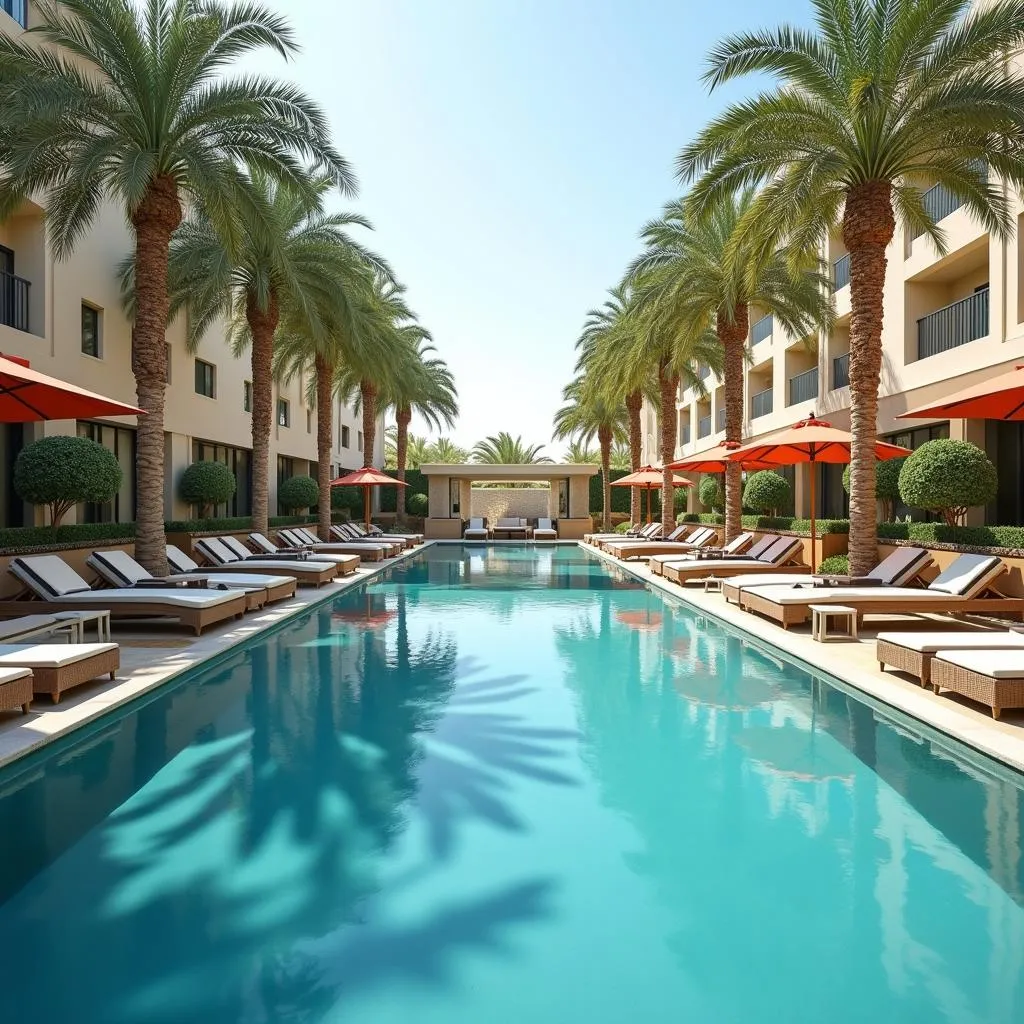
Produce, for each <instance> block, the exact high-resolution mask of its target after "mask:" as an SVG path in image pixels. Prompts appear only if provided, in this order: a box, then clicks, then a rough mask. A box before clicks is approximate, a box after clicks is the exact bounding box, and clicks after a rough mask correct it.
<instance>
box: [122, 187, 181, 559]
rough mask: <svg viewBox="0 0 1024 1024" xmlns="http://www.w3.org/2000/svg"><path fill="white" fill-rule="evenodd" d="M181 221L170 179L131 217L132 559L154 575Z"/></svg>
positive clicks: (163, 546) (160, 553)
mask: <svg viewBox="0 0 1024 1024" xmlns="http://www.w3.org/2000/svg"><path fill="white" fill-rule="evenodd" d="M180 223H181V202H180V200H179V199H178V186H177V184H176V183H175V181H174V179H173V178H170V177H163V176H162V177H159V178H156V179H155V180H154V181H153V182H152V184H151V185H150V187H149V190H148V191H147V193H146V195H145V197H144V198H143V200H142V202H141V203H140V204H139V207H138V209H137V210H136V211H135V213H134V214H133V215H132V226H133V227H134V229H135V326H134V328H133V329H132V372H133V373H134V374H135V390H136V394H137V395H138V402H139V408H140V409H145V410H146V415H145V416H140V417H139V421H138V427H137V430H136V434H135V495H136V499H135V557H136V558H137V559H138V560H139V561H140V562H141V563H142V564H143V565H144V566H145V567H146V568H147V569H148V570H149V571H150V572H151V573H153V575H154V576H166V575H167V538H166V537H165V535H164V486H165V479H164V398H165V389H166V387H167V318H168V314H169V312H170V296H169V293H168V290H167V262H168V259H169V256H170V246H171V236H172V235H173V234H174V232H175V230H176V228H177V227H178V225H179V224H180Z"/></svg>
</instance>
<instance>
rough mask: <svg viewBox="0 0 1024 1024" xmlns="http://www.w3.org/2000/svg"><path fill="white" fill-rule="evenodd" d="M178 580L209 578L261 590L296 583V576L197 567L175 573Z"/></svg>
mask: <svg viewBox="0 0 1024 1024" xmlns="http://www.w3.org/2000/svg"><path fill="white" fill-rule="evenodd" d="M174 578H175V579H176V580H209V581H210V582H211V583H226V584H227V585H228V586H231V587H238V588H239V590H259V589H261V588H262V587H280V586H283V585H284V584H286V583H294V582H295V577H294V576H265V575H264V574H263V573H258V572H221V571H220V570H219V569H211V570H210V571H209V572H203V571H202V569H197V570H196V571H195V572H180V573H175V574H174Z"/></svg>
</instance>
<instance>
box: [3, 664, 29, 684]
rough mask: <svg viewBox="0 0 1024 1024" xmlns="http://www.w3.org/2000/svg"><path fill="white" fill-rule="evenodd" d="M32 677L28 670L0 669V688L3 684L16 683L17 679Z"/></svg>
mask: <svg viewBox="0 0 1024 1024" xmlns="http://www.w3.org/2000/svg"><path fill="white" fill-rule="evenodd" d="M30 675H32V669H30V668H0V686H3V684H4V683H16V682H17V681H18V680H19V679H24V678H25V677H26V676H30Z"/></svg>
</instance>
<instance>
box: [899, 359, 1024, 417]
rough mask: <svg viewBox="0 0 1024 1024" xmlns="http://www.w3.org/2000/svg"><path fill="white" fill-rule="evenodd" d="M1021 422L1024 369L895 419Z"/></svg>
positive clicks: (904, 413) (1014, 369) (1021, 367)
mask: <svg viewBox="0 0 1024 1024" xmlns="http://www.w3.org/2000/svg"><path fill="white" fill-rule="evenodd" d="M938 416H941V417H948V418H950V419H955V420H1024V366H1015V367H1014V368H1013V369H1012V370H1010V371H1009V372H1007V373H1002V374H1000V375H999V376H998V377H992V378H991V379H990V380H985V381H982V382H981V383H980V384H972V385H971V386H970V387H969V388H964V389H963V390H962V391H957V392H954V394H952V395H950V396H949V397H947V398H944V399H943V400H942V401H941V402H936V403H935V404H933V405H922V406H919V407H918V408H916V409H911V410H910V411H909V412H903V413H900V415H899V416H898V417H897V418H898V419H931V418H933V417H938Z"/></svg>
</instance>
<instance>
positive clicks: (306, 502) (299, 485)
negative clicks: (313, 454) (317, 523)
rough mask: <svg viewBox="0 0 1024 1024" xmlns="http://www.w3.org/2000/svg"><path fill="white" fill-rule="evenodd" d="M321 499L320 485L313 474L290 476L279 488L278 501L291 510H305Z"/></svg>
mask: <svg viewBox="0 0 1024 1024" xmlns="http://www.w3.org/2000/svg"><path fill="white" fill-rule="evenodd" d="M319 500H320V485H319V484H318V483H317V482H316V481H315V480H314V479H313V478H312V477H311V476H290V477H288V479H287V480H282V481H281V483H280V484H279V485H278V488H277V503H278V504H279V505H280V506H281V508H285V509H288V511H289V512H304V511H305V510H306V509H308V508H312V507H313V506H314V505H315V504H316V503H317V502H318V501H319Z"/></svg>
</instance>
